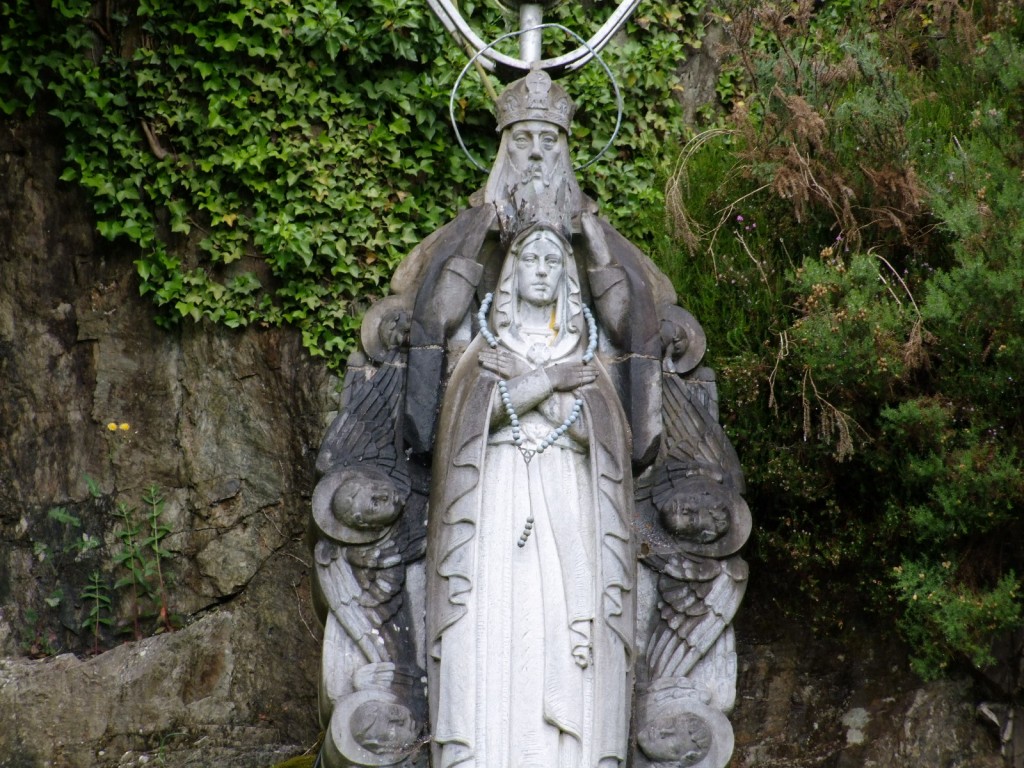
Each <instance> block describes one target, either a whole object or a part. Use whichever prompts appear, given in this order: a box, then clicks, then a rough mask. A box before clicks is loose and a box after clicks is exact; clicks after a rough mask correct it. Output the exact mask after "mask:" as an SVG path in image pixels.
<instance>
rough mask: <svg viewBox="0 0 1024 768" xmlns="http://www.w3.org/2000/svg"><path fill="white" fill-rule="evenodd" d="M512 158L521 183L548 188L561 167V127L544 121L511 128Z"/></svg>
mask: <svg viewBox="0 0 1024 768" xmlns="http://www.w3.org/2000/svg"><path fill="white" fill-rule="evenodd" d="M509 131H510V132H511V137H510V138H511V141H510V142H509V143H508V156H509V160H510V162H511V163H512V167H513V168H514V169H515V171H516V173H517V175H518V177H519V178H518V181H519V183H520V184H524V185H532V186H534V187H535V188H537V191H538V192H539V191H541V189H540V188H543V187H547V186H549V185H550V184H551V180H552V178H553V176H554V174H555V170H556V169H557V168H558V167H559V165H560V164H559V159H560V157H561V154H562V147H561V145H560V142H559V141H558V128H557V127H556V126H554V125H552V124H551V123H545V122H542V121H540V120H526V121H524V122H521V123H514V124H513V125H511V126H510V127H509Z"/></svg>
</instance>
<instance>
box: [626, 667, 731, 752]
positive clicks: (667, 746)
mask: <svg viewBox="0 0 1024 768" xmlns="http://www.w3.org/2000/svg"><path fill="white" fill-rule="evenodd" d="M706 699H707V695H706V692H705V691H703V690H702V688H701V686H695V685H694V684H693V683H692V682H691V681H689V680H686V679H685V678H666V679H663V680H661V681H659V682H656V683H654V684H653V685H652V686H651V688H650V689H649V690H648V692H647V694H646V695H645V696H644V697H643V699H642V700H641V703H640V708H639V715H640V722H639V725H638V726H637V746H638V747H639V748H640V756H641V757H642V758H643V759H641V760H639V761H638V765H639V766H642V767H643V768H654V767H655V766H656V767H657V768H723V767H724V766H725V764H726V763H727V762H728V761H729V757H730V755H731V754H732V749H733V743H734V736H733V732H732V726H731V725H729V720H728V718H726V716H725V715H724V714H723V713H722V712H721V711H719V710H718V709H715V708H714V707H712V706H709V704H708V703H707V701H706Z"/></svg>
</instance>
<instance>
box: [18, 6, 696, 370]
mask: <svg viewBox="0 0 1024 768" xmlns="http://www.w3.org/2000/svg"><path fill="white" fill-rule="evenodd" d="M697 8H699V5H698V4H696V3H684V4H677V3H671V2H667V1H666V0H659V2H656V3H652V4H650V5H648V6H647V8H646V10H645V11H644V12H643V13H642V14H641V15H640V16H639V17H638V18H637V19H636V21H635V23H634V24H633V25H632V26H631V27H630V28H629V30H628V35H627V38H626V40H625V41H622V42H619V43H617V44H615V45H612V46H610V47H609V49H608V50H606V52H605V54H604V56H605V59H606V61H608V63H609V65H610V66H611V67H612V69H613V71H614V72H615V74H616V76H617V77H618V78H619V80H620V83H621V85H622V87H623V90H624V95H625V99H626V104H627V108H628V113H627V115H626V118H625V130H624V131H623V133H622V135H621V137H620V138H619V140H618V142H617V144H616V147H615V150H614V151H613V152H612V153H609V155H608V156H606V157H605V158H604V159H603V161H602V162H601V163H599V164H597V165H595V166H594V167H593V168H592V169H591V170H590V171H589V173H588V174H587V176H586V177H585V178H584V179H583V180H582V181H583V183H584V186H586V187H588V188H590V190H591V191H592V192H594V193H595V194H596V195H597V196H598V198H599V199H600V200H601V201H602V203H603V204H604V206H605V211H606V214H607V215H609V216H610V218H612V219H613V220H614V221H615V222H616V223H617V224H618V225H619V226H620V228H622V229H623V230H624V231H625V232H626V233H627V234H628V235H630V236H632V237H634V238H635V239H638V240H640V241H643V239H644V238H645V237H648V236H650V232H651V231H652V228H657V226H658V225H659V224H660V217H661V213H660V211H661V210H662V204H661V203H662V201H661V189H660V184H658V183H657V181H656V179H657V176H658V174H659V172H660V171H661V162H662V161H661V157H662V155H663V153H662V152H661V147H662V146H663V144H665V143H666V142H671V141H673V137H674V136H675V135H676V134H678V133H679V132H681V130H682V125H681V119H680V112H679V108H678V106H677V103H676V100H675V99H674V97H673V88H674V87H676V80H675V77H674V74H673V73H674V72H675V70H676V67H677V65H678V62H680V61H681V60H682V59H683V58H684V52H685V47H686V45H688V44H689V45H692V44H695V43H697V42H698V40H697V34H698V33H697V32H696V31H695V29H696V27H695V25H694V23H693V21H692V20H693V19H694V18H695V17H696V14H697ZM462 10H463V13H465V14H466V15H467V16H468V17H469V18H471V19H472V20H473V23H474V24H475V25H477V26H478V28H481V29H482V30H483V31H484V34H485V36H486V35H490V36H491V37H494V36H497V35H498V34H500V33H501V32H503V31H506V30H507V29H509V28H510V27H509V26H508V24H509V22H508V21H506V20H504V19H503V17H502V16H501V15H500V14H499V13H498V12H497V11H494V10H489V9H488V8H487V7H485V6H482V5H480V6H477V5H474V4H472V3H466V4H464V5H463V8H462ZM0 11H2V15H3V17H4V18H5V19H8V20H9V21H8V27H7V29H6V30H5V31H4V32H2V35H3V37H2V43H3V48H4V51H5V53H6V54H7V55H5V57H3V58H2V59H0V109H2V110H3V111H4V112H5V113H7V114H15V113H17V112H19V111H26V112H29V113H31V112H33V111H41V112H44V113H47V114H49V115H51V116H52V117H55V118H57V119H59V120H60V122H61V123H62V124H63V126H64V128H65V135H66V140H67V148H66V161H67V162H66V168H65V170H64V173H63V176H62V178H63V179H64V180H65V181H69V182H75V183H77V184H79V185H80V186H81V187H83V188H84V189H86V190H87V191H88V193H89V195H90V199H91V201H92V205H93V208H94V211H95V217H96V226H97V228H98V230H99V232H100V233H101V234H102V235H103V236H104V237H107V238H109V239H111V240H127V241H129V242H131V243H133V244H134V245H135V246H136V248H137V253H138V256H137V259H136V266H137V269H138V277H139V287H140V291H141V292H142V293H143V294H144V295H147V296H149V297H151V298H152V300H153V301H154V302H155V304H156V305H157V307H159V310H160V311H159V313H158V322H160V323H162V324H164V325H172V324H174V323H177V322H179V321H181V320H182V319H185V318H190V319H192V320H194V321H199V320H202V319H206V320H209V321H213V322H215V323H221V324H224V325H226V326H229V327H232V328H237V327H242V326H247V325H252V324H265V325H275V326H276V325H282V324H290V325H294V326H297V327H298V328H299V329H300V330H301V332H302V337H303V342H304V344H305V346H306V347H307V348H308V350H309V351H310V352H311V353H312V354H314V355H320V356H324V357H326V358H327V359H328V361H329V362H330V363H331V364H332V365H340V364H341V362H342V361H343V359H344V356H345V353H346V351H347V350H348V349H349V348H350V347H351V346H352V344H353V343H354V338H355V330H356V328H357V327H358V315H359V311H360V309H361V308H362V307H364V306H365V303H366V302H367V301H368V300H369V299H370V298H371V297H373V296H374V295H379V294H380V293H382V292H383V291H384V290H385V289H386V285H387V281H388V279H389V276H390V274H391V272H392V271H393V269H394V268H395V266H396V265H397V264H398V262H399V261H400V260H401V259H402V258H403V257H404V255H405V254H406V253H408V251H409V250H410V249H411V248H412V247H413V246H414V245H415V244H416V243H417V242H418V241H419V240H421V239H422V238H423V237H424V236H426V235H427V234H428V233H429V232H431V231H432V230H434V229H436V228H437V227H438V226H440V225H441V224H443V223H444V222H446V221H448V220H450V219H451V218H453V217H454V215H455V213H456V211H457V209H458V207H459V205H460V202H461V201H463V200H464V198H465V196H466V195H468V193H469V192H471V191H472V190H473V189H474V188H475V187H477V186H479V185H480V184H482V181H483V179H482V178H481V177H480V175H479V174H478V172H477V171H475V170H474V169H473V168H472V166H471V165H470V164H469V162H468V161H466V160H465V158H463V157H462V156H461V153H459V152H458V150H457V148H456V145H455V143H454V141H453V138H452V135H451V131H450V129H449V128H448V126H447V124H446V117H447V116H446V112H447V110H446V105H447V101H448V94H449V90H450V88H451V85H452V82H453V81H454V78H455V74H456V73H457V72H458V71H459V69H461V67H462V64H463V62H464V61H465V55H464V53H463V52H462V51H460V50H458V49H457V48H456V47H455V45H454V44H453V43H452V42H451V41H450V39H448V38H447V37H446V35H445V34H444V33H443V30H442V29H441V27H440V24H439V23H438V22H437V21H436V20H435V19H434V18H433V17H432V15H431V14H430V12H429V10H428V7H427V5H426V3H424V2H422V1H421V0H369V1H368V2H361V3H356V2H351V0H344V1H343V2H333V0H332V1H331V2H328V0H305V2H303V3H301V4H295V3H290V2H286V1H285V0H269V1H266V0H260V2H257V1H256V0H225V1H214V0H177V2H170V1H169V0H104V2H101V3H98V4H94V3H93V2H92V1H91V0H53V2H52V4H50V6H49V7H47V8H43V7H42V6H41V4H39V3H35V2H31V0H3V2H0ZM560 13H561V16H560V17H559V19H558V20H559V21H560V22H561V23H563V24H566V26H569V27H570V28H574V29H578V30H581V31H582V32H583V33H584V34H586V33H588V32H589V31H590V30H591V29H592V28H594V24H595V19H594V18H593V17H594V14H595V13H598V12H597V11H596V10H595V9H587V8H584V7H583V6H578V5H577V6H566V7H564V8H563V9H561V10H560ZM598 21H599V19H598ZM569 88H570V90H571V92H572V93H573V94H574V96H576V97H577V98H578V101H579V103H580V120H579V125H578V127H577V128H576V130H575V131H574V142H575V151H576V152H577V154H578V155H579V156H581V157H586V156H587V153H588V152H596V151H597V148H598V147H600V146H601V145H602V144H603V143H604V141H605V140H606V139H607V136H608V134H609V132H610V130H611V126H612V123H613V120H614V117H613V114H614V113H613V110H614V103H613V97H612V92H611V89H610V87H609V85H608V83H607V82H606V81H605V80H604V77H603V73H602V72H601V70H600V68H599V67H590V68H588V69H586V70H585V71H584V72H582V73H580V74H579V75H578V76H576V77H574V78H573V79H572V80H571V81H570V83H569ZM459 104H460V110H461V111H460V115H459V117H460V120H462V121H463V128H462V130H463V132H464V134H465V135H466V138H467V142H468V144H469V146H470V148H471V149H472V150H473V151H474V152H475V153H477V154H478V156H481V157H490V156H492V155H493V153H494V150H495V147H496V141H495V139H496V137H495V136H494V132H493V119H492V118H491V117H490V109H489V106H488V99H487V97H486V95H485V89H484V88H483V87H482V85H481V83H480V82H479V81H477V82H470V83H467V84H466V86H465V87H464V90H463V93H461V94H460V102H459ZM651 211H656V212H657V213H656V215H652V214H651Z"/></svg>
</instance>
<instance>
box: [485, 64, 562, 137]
mask: <svg viewBox="0 0 1024 768" xmlns="http://www.w3.org/2000/svg"><path fill="white" fill-rule="evenodd" d="M575 111H576V105H575V104H573V102H572V99H570V98H569V94H568V93H566V90H565V89H564V88H563V87H562V86H560V85H558V84H557V83H555V82H553V81H552V80H551V76H550V75H548V73H547V72H545V71H543V70H540V69H535V70H533V71H532V72H530V74H528V75H527V76H526V77H523V78H520V79H519V80H516V81H515V82H514V83H511V84H510V85H509V86H508V87H507V88H506V89H505V90H504V91H502V92H501V96H499V97H498V104H497V112H498V132H499V133H500V132H501V131H503V130H504V129H505V128H506V127H507V126H509V125H511V124H512V123H519V122H522V121H524V120H542V121H544V122H545V123H552V124H554V125H557V126H558V127H559V128H561V129H562V130H563V131H565V132H566V133H569V126H570V125H572V116H573V113H574V112H575Z"/></svg>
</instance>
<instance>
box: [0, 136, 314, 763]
mask: <svg viewBox="0 0 1024 768" xmlns="http://www.w3.org/2000/svg"><path fill="white" fill-rule="evenodd" d="M61 151H62V147H61V142H60V136H59V133H57V132H56V131H55V130H54V128H53V126H51V125H49V124H46V123H43V122H40V121H33V122H30V123H22V124H18V123H8V124H6V125H0V276H2V279H0V393H2V397H0V659H3V661H0V766H37V765H38V766H43V765H51V766H76V767H77V766H83V767H85V766H91V765H96V766H105V765H118V764H129V763H130V764H141V763H138V762H135V763H133V762H131V760H128V762H122V758H123V757H124V756H125V755H126V754H131V755H135V756H136V757H138V756H140V755H142V756H145V755H150V756H153V757H154V759H155V756H157V755H164V756H165V758H166V760H165V763H164V764H169V765H209V764H212V763H213V762H214V760H213V757H214V756H215V755H216V756H218V757H217V759H216V762H217V763H218V764H219V765H237V766H243V765H269V764H273V763H274V762H276V760H277V758H278V757H280V756H287V755H292V754H297V753H298V752H301V751H302V750H303V749H305V748H307V747H309V746H312V745H313V743H314V742H315V741H316V739H317V735H318V734H317V727H316V701H315V691H316V668H317V663H316V657H317V653H318V648H319V637H318V636H315V635H314V633H315V632H318V631H319V630H318V628H317V623H316V621H315V619H314V617H313V613H312V608H311V604H310V600H309V580H308V562H309V556H308V554H307V550H306V548H305V545H304V543H303V536H304V533H305V517H306V514H307V512H306V511H307V509H308V505H309V493H310V490H311V488H312V486H313V473H312V470H313V461H314V458H315V455H316V445H317V444H318V442H319V440H320V436H321V432H322V428H323V424H324V417H325V410H326V409H327V407H328V404H327V397H326V393H327V392H328V391H329V387H328V386H327V376H326V373H325V371H324V369H323V366H322V365H317V364H314V363H313V362H312V361H311V360H310V359H309V357H308V356H307V355H306V354H305V352H304V351H303V350H302V348H301V344H300V340H299V338H298V336H297V334H295V333H293V332H284V331H277V330H264V331H255V330H253V331H246V332H241V333H229V332H225V331H220V330H212V329H210V328H209V327H207V326H206V325H205V324H192V323H191V321H189V322H188V323H187V324H185V325H183V326H182V328H181V329H180V330H178V331H164V330H161V329H159V328H158V327H157V326H156V325H155V324H154V317H153V315H154V313H153V309H152V307H151V305H150V302H149V300H148V299H145V298H141V297H139V295H138V287H137V279H136V277H135V275H134V268H133V265H132V258H133V254H132V253H131V251H130V250H128V249H126V248H124V247H123V246H116V245H111V244H109V243H107V242H105V241H102V240H101V239H99V238H98V237H94V236H93V234H92V231H93V228H92V224H91V222H90V220H89V218H88V215H87V213H86V212H87V211H88V206H87V204H86V202H85V200H84V198H83V196H82V194H81V193H80V192H79V191H78V190H76V189H75V187H74V186H73V185H70V184H66V183H64V182H61V181H59V180H58V177H59V175H60V154H61ZM109 422H114V423H117V424H120V423H126V424H128V425H129V429H127V430H121V429H117V430H115V431H110V430H108V429H107V424H108V423H109ZM89 482H92V483H93V489H92V490H90V488H89V486H88V483H89ZM151 484H155V485H157V486H159V488H160V489H161V491H162V493H163V495H164V496H165V499H166V501H165V506H164V512H163V515H162V518H161V521H162V522H163V523H164V524H166V525H167V526H168V527H170V529H171V532H170V534H169V535H168V536H167V537H166V538H165V539H164V541H163V544H164V546H165V548H166V549H167V550H168V551H169V552H170V557H169V558H166V559H165V560H164V562H163V568H164V570H165V576H166V578H167V581H168V583H169V584H170V588H169V599H168V604H169V609H170V611H171V612H172V613H173V614H176V615H178V616H179V617H180V619H179V621H180V622H181V623H183V624H184V627H183V628H182V629H180V630H179V631H177V632H173V633H169V634H161V635H157V636H154V637H149V638H148V639H145V640H142V641H140V642H130V643H127V644H123V645H118V643H119V642H121V640H120V639H119V638H116V637H106V638H104V643H103V645H102V647H104V648H111V647H113V649H112V650H108V651H107V652H105V653H102V654H100V655H98V656H95V657H91V656H90V655H88V651H89V650H90V648H91V646H92V638H91V636H90V635H89V633H88V632H86V631H83V630H82V628H81V626H82V620H83V618H84V617H85V616H86V615H87V611H88V605H86V604H84V602H83V600H82V599H81V597H80V595H81V593H82V590H83V589H84V588H85V586H86V584H87V580H88V577H89V574H90V573H92V571H94V570H99V571H101V572H102V573H104V574H105V575H106V574H111V573H112V571H113V569H114V563H113V554H114V553H115V552H117V551H118V550H119V547H120V543H119V542H118V540H117V538H116V523H117V520H116V518H115V517H114V515H113V512H114V509H115V502H116V501H125V502H128V503H130V504H132V505H133V506H141V497H142V495H143V493H144V490H145V488H146V487H148V486H150V485H151ZM54 507H64V508H65V509H66V510H67V511H68V512H69V513H71V514H73V515H75V516H76V517H77V518H79V520H80V521H81V527H80V528H73V527H71V526H63V527H62V526H61V525H60V524H59V523H58V522H56V521H54V520H52V519H50V518H49V517H48V515H47V512H48V511H49V510H50V509H52V508H54ZM83 533H86V534H88V535H89V536H91V537H92V538H94V539H96V540H97V541H98V542H100V546H99V547H97V548H95V549H92V550H89V551H86V552H78V551H76V549H75V548H74V547H73V544H74V543H75V542H76V541H77V540H78V539H79V538H80V537H81V535H82V534H83ZM44 543H45V544H46V546H47V549H46V550H41V545H42V544H44ZM120 575H123V573H114V574H113V575H111V576H109V577H108V582H109V583H112V582H113V580H114V579H115V578H117V577H119V576H120ZM58 589H59V590H61V591H62V596H61V598H60V600H59V602H57V604H56V605H55V606H49V605H47V604H46V602H45V598H47V597H51V598H52V596H53V594H54V591H55V590H58ZM117 596H119V597H120V598H122V599H123V598H124V592H123V591H118V593H117ZM127 611H128V606H127V603H122V604H119V605H117V606H116V607H115V613H116V614H117V615H118V616H119V617H120V618H122V619H123V618H124V617H125V616H126V615H127ZM156 625H157V622H156V621H155V620H152V619H150V620H147V622H146V623H145V624H144V627H143V629H144V631H145V632H146V633H147V634H149V633H150V632H151V631H152V630H153V629H154V628H155V627H156ZM129 638H130V635H129ZM54 652H57V653H61V654H62V655H59V656H57V657H56V658H46V659H42V660H36V659H31V658H26V657H27V656H41V655H45V654H47V653H54ZM68 652H73V653H77V654H79V656H78V657H77V658H76V656H74V655H71V653H68ZM170 755H175V756H176V757H174V758H173V759H171V758H170V757H169V756H170ZM125 759H126V760H127V758H125ZM144 759H145V758H144Z"/></svg>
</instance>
